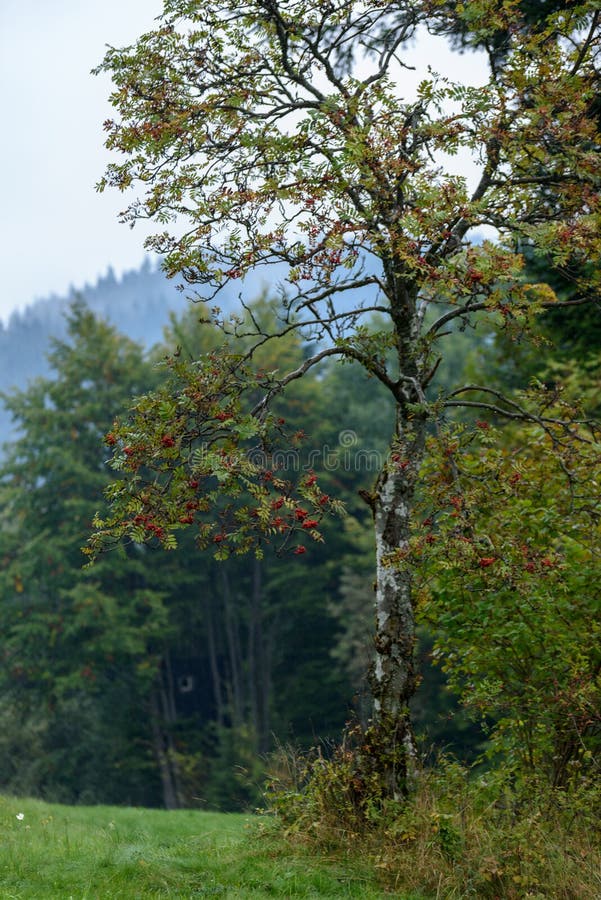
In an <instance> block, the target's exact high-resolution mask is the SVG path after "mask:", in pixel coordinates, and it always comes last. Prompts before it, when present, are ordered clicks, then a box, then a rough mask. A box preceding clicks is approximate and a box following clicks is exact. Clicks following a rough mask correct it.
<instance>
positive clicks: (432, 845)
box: [268, 747, 601, 900]
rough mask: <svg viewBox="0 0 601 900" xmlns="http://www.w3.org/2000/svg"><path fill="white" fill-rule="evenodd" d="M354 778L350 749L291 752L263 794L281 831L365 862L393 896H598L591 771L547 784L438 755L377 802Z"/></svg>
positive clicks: (596, 792) (600, 794) (538, 899)
mask: <svg viewBox="0 0 601 900" xmlns="http://www.w3.org/2000/svg"><path fill="white" fill-rule="evenodd" d="M357 787H358V777H357V771H356V763H355V758H354V754H353V752H352V750H350V749H346V748H344V747H341V748H339V749H338V750H337V751H336V752H335V753H334V755H333V757H332V758H330V759H327V758H324V756H323V755H322V754H321V753H316V754H315V755H314V756H313V757H312V758H311V759H310V760H302V759H301V758H299V757H297V756H296V755H295V754H294V753H291V752H288V753H286V754H285V755H282V756H281V757H280V761H279V765H278V767H277V770H276V771H275V772H274V775H273V778H272V781H271V784H270V789H269V795H268V796H269V801H270V804H271V808H272V810H273V812H274V813H275V815H276V816H277V817H278V818H279V819H280V821H281V822H282V824H283V826H284V828H285V833H286V835H287V838H288V840H289V841H292V842H295V843H296V842H299V841H300V842H302V843H305V844H307V845H310V846H311V847H312V848H313V850H314V852H315V853H316V854H324V853H328V854H336V853H341V852H343V851H344V852H346V853H348V854H350V855H351V856H352V855H354V856H355V857H360V858H362V859H363V861H364V862H368V861H369V863H370V865H371V866H372V867H373V868H374V869H375V870H376V871H377V872H378V873H379V878H380V883H381V885H382V888H383V889H384V890H388V891H391V892H393V894H394V895H396V896H401V897H406V896H411V897H420V898H424V900H425V898H454V900H459V898H468V897H477V898H483V900H485V898H491V900H492V898H494V900H501V898H503V900H504V898H507V900H523V898H531V900H543V898H544V900H547V898H553V900H598V898H599V897H601V841H600V838H601V822H600V820H599V817H598V809H599V808H601V805H600V801H601V788H600V786H599V785H595V783H594V782H592V781H590V782H586V781H583V782H582V783H581V784H580V785H579V786H578V787H576V788H574V789H573V790H572V791H571V792H570V793H566V792H561V791H549V790H545V789H544V788H542V787H541V785H540V784H536V783H534V782H533V781H530V782H529V783H520V784H519V785H518V784H517V782H516V779H515V777H513V778H510V777H508V776H507V774H503V773H499V772H494V773H490V772H489V773H487V774H485V775H480V776H477V777H474V776H473V775H471V773H470V772H469V771H468V770H466V769H465V768H463V767H462V766H460V765H458V764H456V763H454V762H451V761H448V760H442V761H441V762H440V763H439V765H438V766H437V768H436V770H435V771H424V772H421V773H420V774H418V775H417V776H416V778H415V784H414V789H413V792H412V794H411V796H410V797H409V799H408V800H403V801H398V802H396V801H391V800H387V801H386V800H383V801H381V802H378V803H374V802H373V800H370V799H369V796H368V794H367V793H366V794H364V795H361V794H360V793H358V791H357Z"/></svg>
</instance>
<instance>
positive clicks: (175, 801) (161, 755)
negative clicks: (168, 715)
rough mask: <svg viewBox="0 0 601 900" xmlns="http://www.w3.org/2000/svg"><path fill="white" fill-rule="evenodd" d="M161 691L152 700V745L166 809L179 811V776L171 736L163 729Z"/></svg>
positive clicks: (154, 693) (154, 692)
mask: <svg viewBox="0 0 601 900" xmlns="http://www.w3.org/2000/svg"><path fill="white" fill-rule="evenodd" d="M160 690H161V689H159V690H156V691H153V693H152V695H151V698H150V722H151V728H152V743H153V747H154V754H155V757H156V760H157V764H158V767H159V774H160V776H161V786H162V789H163V804H164V806H165V809H179V807H180V805H181V804H180V802H179V791H178V785H177V775H176V772H175V771H174V769H173V764H172V763H173V759H172V753H171V751H172V747H171V746H170V744H171V741H170V736H169V735H168V733H167V732H166V730H165V728H164V727H163V716H162V712H161V706H162V705H163V700H162V697H161V696H160Z"/></svg>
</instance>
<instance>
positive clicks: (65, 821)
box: [0, 797, 399, 900]
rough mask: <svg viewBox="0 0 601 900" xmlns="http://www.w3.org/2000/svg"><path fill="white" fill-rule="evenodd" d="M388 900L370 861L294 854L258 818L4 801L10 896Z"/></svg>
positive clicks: (2, 894)
mask: <svg viewBox="0 0 601 900" xmlns="http://www.w3.org/2000/svg"><path fill="white" fill-rule="evenodd" d="M21 814H22V815H23V818H22V819H21V818H17V816H20V815H21ZM383 896H385V895H384V894H383V893H382V891H381V890H380V889H378V887H377V879H376V874H375V873H374V870H373V868H370V867H369V865H368V864H365V865H363V864H362V863H361V861H360V860H357V859H348V860H345V859H344V858H341V857H340V856H338V857H336V858H333V859H327V858H323V857H322V858H318V857H317V856H316V855H315V853H314V852H313V853H311V851H310V850H307V849H303V847H302V846H299V847H295V848H292V847H291V846H290V844H289V843H287V842H285V841H284V840H282V839H281V838H279V837H278V835H277V833H276V831H275V830H274V828H273V826H272V824H271V822H270V821H269V820H267V819H261V818H260V817H258V816H257V817H254V816H244V815H234V814H219V813H208V812H198V811H194V810H181V811H177V812H165V811H162V810H149V809H122V808H115V807H109V806H95V807H72V806H58V805H55V804H49V803H41V802H38V801H34V800H18V799H14V798H10V797H4V798H2V797H0V898H1V900H13V898H14V900H17V898H18V900H21V898H23V900H24V898H30V900H100V898H107V900H108V898H110V900H119V898H128V900H129V898H144V900H158V898H174V900H175V898H177V900H188V898H200V897H220V898H238V897H242V898H243V897H257V898H261V897H266V898H267V897H268V898H272V897H361V898H365V900H369V898H381V897H383ZM388 896H390V895H388ZM397 896H399V895H397Z"/></svg>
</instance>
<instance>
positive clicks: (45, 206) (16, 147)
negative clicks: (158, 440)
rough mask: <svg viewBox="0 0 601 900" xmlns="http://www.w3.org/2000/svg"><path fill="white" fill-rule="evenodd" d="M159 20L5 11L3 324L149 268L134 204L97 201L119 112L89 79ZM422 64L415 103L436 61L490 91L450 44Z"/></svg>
mask: <svg viewBox="0 0 601 900" xmlns="http://www.w3.org/2000/svg"><path fill="white" fill-rule="evenodd" d="M161 10H162V2H161V0H94V2H87V3H86V2H82V0H0V97H1V99H2V107H1V109H2V141H0V183H1V188H2V194H1V203H0V262H1V266H0V319H3V320H4V321H6V319H7V317H8V315H9V314H10V311H11V310H13V309H17V308H18V309H22V308H23V307H25V306H26V305H27V304H28V303H31V302H32V301H33V300H34V299H37V298H41V297H47V296H49V295H50V294H52V293H56V294H59V295H61V296H63V295H65V294H67V293H68V291H69V288H70V286H74V287H76V288H81V287H83V286H84V284H85V283H86V282H89V283H92V282H94V281H95V280H96V278H97V277H98V276H99V275H100V274H104V273H105V272H106V269H107V267H108V266H109V265H111V266H112V267H113V268H114V270H115V272H116V273H117V275H120V274H121V273H122V272H123V271H124V270H127V269H132V268H137V267H138V266H139V265H140V264H141V263H142V261H143V259H144V256H145V251H144V249H143V246H142V245H143V241H144V236H145V232H144V230H143V228H142V227H140V226H139V225H137V226H136V228H134V229H133V230H131V229H129V228H128V227H127V226H125V225H121V224H120V223H119V222H118V218H117V214H118V212H119V211H120V210H121V209H122V208H123V207H124V206H125V205H126V196H121V195H119V194H117V193H116V192H115V191H112V190H109V191H107V192H105V193H104V194H98V193H97V192H96V191H95V187H94V186H95V184H96V182H97V181H98V180H99V179H100V177H101V176H102V174H103V171H104V167H105V165H106V162H107V160H108V154H107V152H106V151H105V150H104V147H103V139H104V134H103V131H102V122H103V121H104V120H105V119H107V118H109V117H110V116H112V115H113V114H114V111H113V110H112V108H111V106H110V105H109V103H108V100H107V98H108V95H109V93H110V81H109V79H108V78H107V77H106V76H101V77H94V76H92V75H90V69H92V68H93V67H94V66H95V65H97V64H98V63H99V62H100V61H101V59H102V57H103V55H104V48H105V46H106V44H112V45H115V46H122V45H125V44H127V43H131V42H133V41H134V40H135V38H136V37H137V36H138V35H139V34H141V33H143V32H144V31H148V30H150V29H151V28H152V27H153V22H154V19H155V17H156V16H157V15H159V13H160V12H161ZM412 55H413V56H414V57H415V60H416V61H418V60H419V62H420V68H421V70H422V71H421V72H420V73H416V75H414V76H412V77H411V76H410V75H409V74H408V73H405V77H406V78H407V82H408V83H407V85H403V88H404V89H403V91H402V93H403V94H404V95H405V97H407V95H408V93H409V90H410V87H411V85H410V84H409V82H411V81H414V82H417V81H418V80H419V78H421V77H423V76H424V74H425V64H426V63H427V62H430V63H431V64H432V65H433V66H434V67H435V68H436V69H438V70H439V71H442V72H445V74H448V75H452V76H453V77H454V78H457V80H464V81H467V82H470V83H481V82H482V80H483V74H484V67H483V65H482V63H481V61H479V60H478V59H477V58H476V57H473V56H458V55H456V54H453V57H454V59H453V57H452V56H451V54H450V51H449V50H448V49H447V48H446V47H445V46H443V45H442V42H440V41H434V39H429V40H428V41H420V42H419V45H418V46H417V48H416V49H415V50H414V51H413V54H412ZM451 60H452V65H451V66H449V62H450V61H451Z"/></svg>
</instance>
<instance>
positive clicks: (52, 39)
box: [0, 0, 162, 320]
mask: <svg viewBox="0 0 601 900" xmlns="http://www.w3.org/2000/svg"><path fill="white" fill-rule="evenodd" d="M161 10H162V2H161V0H92V2H87V3H86V2H83V0H0V97H1V99H2V104H1V109H2V140H1V141H0V183H1V201H0V263H1V264H0V318H1V319H4V320H6V317H7V314H8V313H9V312H10V310H12V309H15V308H23V307H24V306H26V305H27V304H28V303H30V302H31V301H32V300H34V299H35V298H38V297H46V296H48V295H49V294H51V293H53V292H54V293H58V294H61V295H63V294H66V293H67V292H68V290H69V286H70V285H71V284H73V285H74V286H76V287H82V286H83V284H84V283H85V282H86V281H89V282H93V281H95V280H96V277H97V276H98V275H99V274H101V273H104V272H105V271H106V269H107V267H108V266H109V265H112V266H113V267H114V269H115V271H116V272H117V273H120V272H122V271H123V270H124V269H130V268H136V267H137V266H139V265H140V264H141V262H142V261H143V259H144V255H145V251H144V250H143V247H142V243H143V235H142V234H141V232H140V231H139V230H138V228H135V229H134V230H130V229H129V228H127V227H126V226H124V225H120V224H119V223H118V221H117V213H118V212H119V210H120V209H121V208H122V207H123V206H124V205H125V204H124V202H123V201H124V198H123V197H120V196H119V195H117V194H115V193H113V192H109V193H105V194H102V195H99V194H97V193H96V191H95V188H94V186H95V184H96V182H97V181H98V180H99V179H100V177H101V175H102V173H103V171H104V166H105V164H106V161H107V159H108V155H107V153H106V151H105V150H104V148H103V131H102V122H103V121H104V119H107V118H108V117H109V115H110V114H111V107H110V105H109V103H108V102H107V99H106V98H107V97H108V95H109V93H110V81H109V79H108V78H106V77H94V76H92V75H90V69H91V68H92V67H93V66H95V65H96V64H97V63H99V62H100V61H101V60H102V57H103V55H104V48H105V45H106V44H113V45H116V46H121V45H124V44H127V43H130V42H132V41H133V40H135V38H136V37H137V36H138V34H140V33H142V32H144V31H149V30H150V29H151V28H152V27H153V19H154V17H155V16H157V15H159V13H160V12H161Z"/></svg>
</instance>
